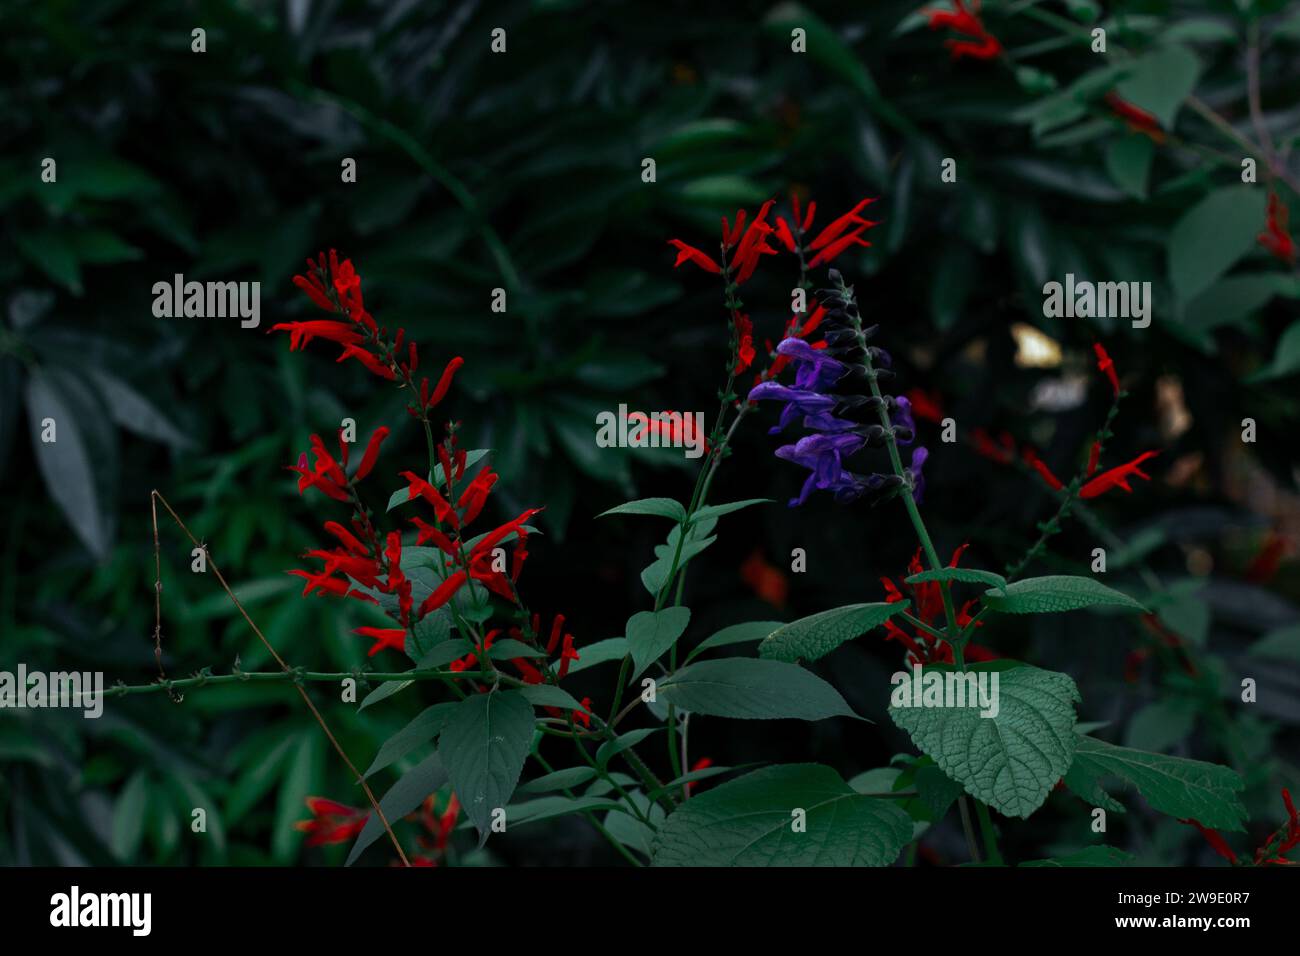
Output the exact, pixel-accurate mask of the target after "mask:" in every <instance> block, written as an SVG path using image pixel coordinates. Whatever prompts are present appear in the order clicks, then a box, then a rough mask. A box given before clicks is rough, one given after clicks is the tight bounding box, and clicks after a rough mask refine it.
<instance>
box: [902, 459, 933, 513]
mask: <svg viewBox="0 0 1300 956" xmlns="http://www.w3.org/2000/svg"><path fill="white" fill-rule="evenodd" d="M929 457H930V453H929V452H928V451H926V450H925V446H924V445H917V446H916V447H915V448H913V449H912V463H911V464H910V465H908V466H907V473H908V475H909V476H910V477H911V479H912V498H913V500H915V501H916V502H917V503H918V504H919V503H920V501H921V495H922V494H924V492H925V475H923V474H922V473H921V468H922V466H924V465H925V460H926V459H927V458H929Z"/></svg>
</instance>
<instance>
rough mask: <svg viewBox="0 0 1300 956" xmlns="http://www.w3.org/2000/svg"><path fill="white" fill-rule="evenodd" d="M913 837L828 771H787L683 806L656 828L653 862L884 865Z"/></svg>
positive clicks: (894, 816) (904, 821)
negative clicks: (800, 824) (798, 828)
mask: <svg viewBox="0 0 1300 956" xmlns="http://www.w3.org/2000/svg"><path fill="white" fill-rule="evenodd" d="M797 811H801V812H799V813H797ZM796 819H801V820H802V822H803V824H804V827H805V829H804V830H803V831H802V832H796V828H795V827H794V826H793V823H794V822H795V821H796ZM911 838H912V821H911V819H910V818H909V817H908V816H907V814H906V813H904V812H903V811H902V810H900V809H899V808H898V807H896V806H894V805H893V804H892V802H891V801H888V800H880V799H877V798H875V797H864V796H862V795H861V794H859V793H856V792H855V791H854V790H853V789H852V788H851V787H850V786H849V785H848V784H847V783H845V782H844V781H843V780H842V779H841V778H840V775H839V774H837V773H836V772H835V771H834V770H832V769H831V768H829V767H824V766H821V765H820V764H786V765H782V766H777V767H764V768H763V769H761V770H755V771H754V772H753V773H749V774H746V775H745V776H743V777H740V778H739V779H737V780H732V781H729V782H728V783H724V784H721V785H720V786H717V787H715V788H713V789H712V790H709V791H707V792H705V793H702V794H700V795H699V796H696V797H692V798H691V799H690V800H687V801H686V802H685V803H683V804H682V805H681V806H680V807H678V808H677V810H675V811H674V812H673V813H671V814H669V815H668V819H667V820H665V821H664V823H663V825H662V826H661V827H660V828H659V832H658V834H657V835H656V837H655V840H654V844H653V855H652V862H653V864H654V865H655V866H888V865H889V864H890V863H892V862H894V860H895V859H897V858H898V854H899V853H900V852H901V851H902V849H903V846H904V845H905V844H906V843H907V842H908V841H909V840H910V839H911Z"/></svg>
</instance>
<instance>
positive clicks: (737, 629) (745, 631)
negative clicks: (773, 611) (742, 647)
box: [684, 621, 782, 664]
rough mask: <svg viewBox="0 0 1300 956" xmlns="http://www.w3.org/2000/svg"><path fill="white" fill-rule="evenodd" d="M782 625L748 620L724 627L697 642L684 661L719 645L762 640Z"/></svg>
mask: <svg viewBox="0 0 1300 956" xmlns="http://www.w3.org/2000/svg"><path fill="white" fill-rule="evenodd" d="M781 626H782V622H781V621H748V622H746V623H744V624H733V625H731V626H730V627H724V628H723V629H722V630H720V631H718V632H717V633H715V634H713V635H711V636H710V637H708V638H707V639H705V640H703V641H701V642H700V643H699V644H697V645H696V646H695V647H694V648H693V649H692V650H691V652H690V653H689V654H687V655H686V660H685V662H684V663H687V664H689V663H690V662H691V660H692V658H694V657H696V656H698V655H700V654H703V653H704V652H705V651H709V650H713V649H714V648H717V647H727V646H728V645H731V644H744V643H745V642H746V641H761V640H762V639H763V638H765V637H767V636H768V635H769V634H771V633H772V632H773V631H775V630H776V629H777V628H779V627H781Z"/></svg>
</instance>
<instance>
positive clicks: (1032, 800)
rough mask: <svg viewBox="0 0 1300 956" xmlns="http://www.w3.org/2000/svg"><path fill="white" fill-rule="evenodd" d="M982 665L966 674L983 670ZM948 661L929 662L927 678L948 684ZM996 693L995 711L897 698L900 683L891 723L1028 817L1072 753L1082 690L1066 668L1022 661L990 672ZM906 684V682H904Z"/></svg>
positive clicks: (961, 779) (967, 781)
mask: <svg viewBox="0 0 1300 956" xmlns="http://www.w3.org/2000/svg"><path fill="white" fill-rule="evenodd" d="M984 674H985V672H982V671H981V669H980V668H979V667H978V666H977V667H974V668H971V671H969V672H967V675H966V676H967V677H970V676H975V677H977V678H978V677H980V676H984ZM949 675H957V676H960V675H959V672H957V671H955V670H953V669H951V668H947V667H944V668H939V667H926V668H924V669H923V680H924V681H926V682H929V681H931V680H932V679H934V678H938V679H940V680H941V681H943V682H944V684H945V685H946V684H947V682H948V678H949ZM987 679H988V680H989V681H990V684H991V682H992V681H993V680H994V679H997V680H998V685H997V686H996V688H995V689H994V696H995V699H996V701H997V713H996V715H995V716H991V717H982V716H980V714H981V711H980V707H979V704H978V702H974V703H972V702H970V701H969V698H968V699H967V706H964V707H958V706H955V704H954V705H952V706H910V707H903V706H899V703H900V702H901V701H900V700H899V696H900V691H901V690H902V689H903V688H902V687H899V688H896V689H895V691H894V695H893V698H894V699H893V700H892V701H891V703H890V707H889V716H890V717H892V718H893V720H894V723H895V724H897V725H898V726H899V727H901V728H902V729H903V730H906V731H907V732H908V733H909V734H910V735H911V737H912V742H913V743H914V744H916V746H917V747H919V748H920V749H921V751H922V752H923V753H926V754H929V755H930V756H931V757H932V758H934V762H935V763H936V764H937V765H938V766H939V769H941V770H942V771H943V772H944V773H945V774H947V775H948V776H949V777H951V778H952V779H953V780H955V781H957V782H958V783H960V784H962V785H963V786H964V787H965V788H966V792H967V793H969V794H970V795H971V796H973V797H975V798H976V799H978V800H983V801H984V802H985V803H987V804H989V806H991V807H993V808H994V809H995V810H997V811H998V812H999V813H1002V814H1003V815H1005V816H1009V817H1028V816H1029V815H1030V814H1031V813H1033V812H1034V811H1035V810H1037V809H1038V808H1039V807H1040V806H1041V805H1042V803H1043V801H1044V800H1046V799H1047V794H1048V793H1049V792H1051V790H1052V788H1053V787H1055V786H1056V783H1057V781H1059V780H1060V779H1061V777H1062V776H1064V775H1065V772H1066V771H1067V770H1068V769H1069V767H1070V760H1071V759H1072V757H1073V755H1074V747H1075V741H1076V739H1077V735H1076V734H1075V733H1074V722H1075V714H1074V704H1075V702H1076V701H1078V700H1079V691H1078V688H1076V687H1075V685H1074V681H1073V680H1071V679H1070V677H1069V676H1068V675H1066V674H1059V673H1056V672H1054V671H1045V670H1040V669H1039V668H1037V667H1030V666H1028V665H1023V666H1019V667H1014V668H1011V669H1009V670H1003V671H999V672H996V673H987ZM903 686H904V687H906V686H907V685H903Z"/></svg>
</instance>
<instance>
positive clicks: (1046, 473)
mask: <svg viewBox="0 0 1300 956" xmlns="http://www.w3.org/2000/svg"><path fill="white" fill-rule="evenodd" d="M1020 457H1021V458H1023V459H1024V462H1025V464H1026V465H1028V466H1029V467H1030V468H1032V469H1034V471H1036V472H1038V474H1039V475H1040V476H1041V477H1042V479H1043V481H1045V482H1046V483H1047V487H1049V488H1051V489H1052V490H1053V491H1060V490H1061V489H1063V488H1064V487H1065V485H1063V484H1061V480H1060V479H1059V478H1057V477H1056V476H1055V475H1054V474H1052V469H1050V468H1048V467H1047V463H1046V462H1045V461H1043V460H1042V459H1041V458H1039V457H1038V455H1037V454H1036V453H1035V452H1034V450H1033V449H1032V448H1026V449H1025V450H1024V451H1023V452H1021V453H1020Z"/></svg>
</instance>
